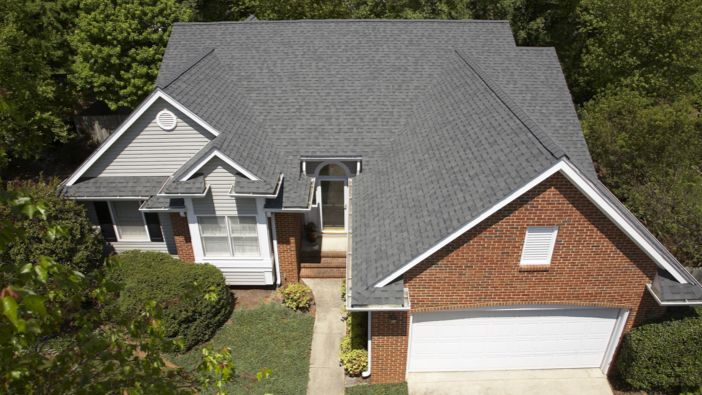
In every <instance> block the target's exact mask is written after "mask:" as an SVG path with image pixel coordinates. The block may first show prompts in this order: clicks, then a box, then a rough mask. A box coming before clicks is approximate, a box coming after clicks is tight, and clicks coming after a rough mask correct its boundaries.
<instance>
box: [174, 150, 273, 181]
mask: <svg viewBox="0 0 702 395" xmlns="http://www.w3.org/2000/svg"><path fill="white" fill-rule="evenodd" d="M215 156H216V157H217V158H219V159H221V160H223V161H224V162H225V163H226V164H228V165H229V166H231V167H233V168H234V169H235V170H236V171H238V172H239V173H241V174H243V175H244V176H246V178H248V179H249V180H252V181H260V180H261V179H260V178H258V177H256V176H255V175H254V174H253V173H252V172H250V171H248V170H246V169H245V168H244V167H243V166H241V165H240V164H238V163H236V162H234V160H232V158H230V157H228V156H227V155H225V154H224V153H222V151H220V150H218V149H214V150H212V152H210V153H209V155H207V156H206V157H204V158H203V159H202V160H201V161H199V162H198V163H196V164H195V166H194V167H193V168H192V169H191V170H190V171H189V172H188V173H187V174H186V175H184V176H183V177H181V178H180V181H187V180H189V179H190V177H192V176H193V175H194V174H195V173H197V171H198V170H200V169H201V168H202V167H203V166H205V165H206V164H207V162H209V161H210V160H212V158H214V157H215Z"/></svg>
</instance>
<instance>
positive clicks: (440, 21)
mask: <svg viewBox="0 0 702 395" xmlns="http://www.w3.org/2000/svg"><path fill="white" fill-rule="evenodd" d="M249 18H250V17H249ZM249 18H246V19H244V20H241V21H213V22H174V25H178V26H196V25H253V24H287V23H299V24H304V23H309V24H326V23H339V24H342V23H343V24H351V23H393V24H418V23H436V24H485V23H495V24H509V21H508V20H502V19H381V18H378V19H284V20H262V19H258V18H256V19H253V20H250V19H249Z"/></svg>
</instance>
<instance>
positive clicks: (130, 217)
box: [110, 200, 149, 241]
mask: <svg viewBox="0 0 702 395" xmlns="http://www.w3.org/2000/svg"><path fill="white" fill-rule="evenodd" d="M110 205H111V206H112V207H111V208H112V215H113V216H114V220H115V225H116V228H117V236H118V237H119V240H124V241H149V235H148V233H147V231H146V225H145V223H144V217H143V216H142V214H141V212H140V211H139V202H138V201H133V200H131V201H127V200H123V201H114V202H110Z"/></svg>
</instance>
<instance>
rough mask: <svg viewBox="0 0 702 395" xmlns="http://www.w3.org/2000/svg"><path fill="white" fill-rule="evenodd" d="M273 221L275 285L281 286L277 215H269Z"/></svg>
mask: <svg viewBox="0 0 702 395" xmlns="http://www.w3.org/2000/svg"><path fill="white" fill-rule="evenodd" d="M268 217H270V219H271V233H273V258H274V259H275V283H276V285H278V286H280V283H281V281H280V259H279V258H278V233H277V232H276V228H275V215H271V213H268Z"/></svg>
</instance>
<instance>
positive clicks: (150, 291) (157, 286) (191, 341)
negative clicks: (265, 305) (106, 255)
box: [108, 251, 233, 350]
mask: <svg viewBox="0 0 702 395" xmlns="http://www.w3.org/2000/svg"><path fill="white" fill-rule="evenodd" d="M114 261H115V262H114V264H112V265H111V266H110V267H109V270H108V278H109V279H110V280H112V281H114V282H115V283H117V284H118V285H119V286H120V292H119V298H118V300H117V301H116V305H117V308H118V310H119V311H120V312H121V313H123V314H126V315H127V316H132V317H133V316H136V315H138V314H140V313H141V311H142V309H143V307H144V306H145V305H146V303H147V302H149V301H152V300H153V301H155V302H156V303H157V305H158V306H160V307H161V308H162V310H163V317H162V320H163V322H162V324H163V327H164V330H165V334H166V336H167V337H171V338H174V337H181V338H182V339H183V341H184V344H185V349H186V350H188V349H190V348H192V347H193V346H195V345H197V344H200V343H202V342H204V341H207V340H209V339H210V338H211V337H212V336H213V335H214V334H215V332H216V331H217V329H218V328H219V327H220V326H222V325H223V324H224V323H225V322H226V321H227V319H229V316H230V315H231V313H232V308H233V301H232V295H231V293H230V292H229V289H228V288H227V286H226V285H225V283H224V276H223V275H222V272H220V271H219V269H217V268H216V267H214V266H212V265H208V264H192V263H185V262H183V261H181V260H178V259H176V258H173V257H171V256H170V255H168V254H165V253H161V252H144V251H127V252H124V253H121V254H119V255H117V256H116V257H115V259H114Z"/></svg>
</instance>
